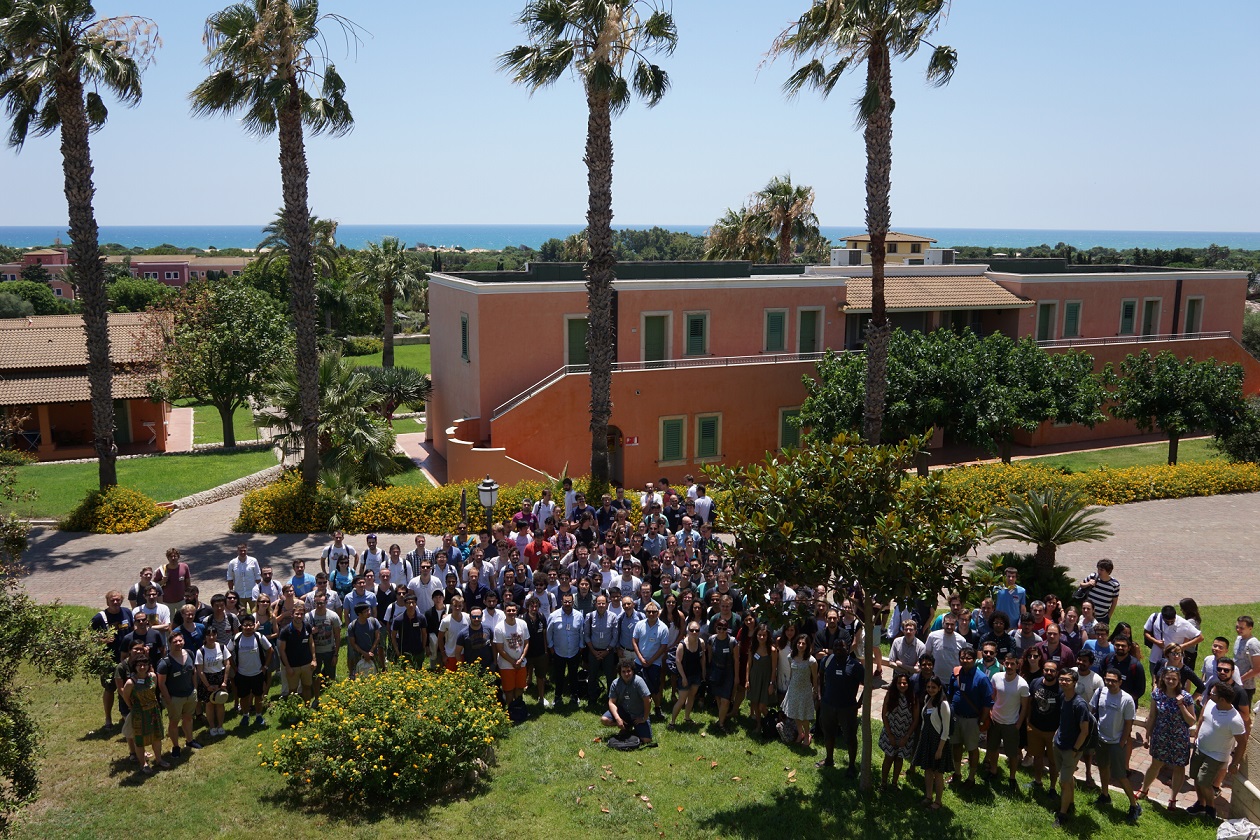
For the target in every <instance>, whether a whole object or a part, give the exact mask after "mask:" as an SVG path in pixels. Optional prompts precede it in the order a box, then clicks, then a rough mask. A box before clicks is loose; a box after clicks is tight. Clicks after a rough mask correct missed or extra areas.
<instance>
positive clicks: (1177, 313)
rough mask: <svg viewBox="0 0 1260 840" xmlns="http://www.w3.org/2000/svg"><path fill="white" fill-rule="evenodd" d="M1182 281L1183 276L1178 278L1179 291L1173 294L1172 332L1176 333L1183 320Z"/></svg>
mask: <svg viewBox="0 0 1260 840" xmlns="http://www.w3.org/2000/svg"><path fill="white" fill-rule="evenodd" d="M1181 283H1182V278H1180V277H1178V278H1177V291H1176V292H1175V293H1174V294H1173V324H1172V334H1173V335H1176V334H1177V331H1178V326H1177V325H1178V323H1179V322H1180V321H1181Z"/></svg>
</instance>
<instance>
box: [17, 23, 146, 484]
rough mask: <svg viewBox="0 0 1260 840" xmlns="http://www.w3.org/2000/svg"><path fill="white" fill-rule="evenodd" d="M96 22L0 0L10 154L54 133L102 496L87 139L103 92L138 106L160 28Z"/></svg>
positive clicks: (101, 288)
mask: <svg viewBox="0 0 1260 840" xmlns="http://www.w3.org/2000/svg"><path fill="white" fill-rule="evenodd" d="M95 17H96V10H95V9H93V8H92V4H91V3H90V2H88V0H0V56H2V57H0V100H3V101H4V106H5V110H6V111H7V112H8V114H9V117H10V120H11V124H10V128H9V137H8V142H9V145H10V146H12V147H13V148H15V149H19V150H20V149H21V148H22V146H23V144H25V143H26V139H27V137H28V136H30V135H31V134H34V135H35V136H36V137H45V136H47V135H49V134H52V133H53V132H54V131H57V130H58V129H60V132H61V168H62V175H63V177H64V188H65V193H66V205H67V209H68V211H69V212H68V215H69V218H70V228H69V232H70V262H71V263H72V264H73V265H74V266H75V277H76V287H77V288H76V297H77V298H78V300H79V302H80V303H81V305H82V307H83V329H84V332H85V334H86V341H87V360H88V364H87V368H88V393H89V395H90V398H91V404H92V438H93V440H92V443H93V446H94V448H95V450H96V458H97V466H98V473H99V480H100V486H101V489H105V488H106V487H109V486H110V485H113V484H117V483H118V475H117V471H116V470H115V468H114V403H113V396H112V381H113V366H112V365H111V364H110V358H109V300H108V299H107V296H106V291H105V268H104V262H105V261H104V259H103V258H102V257H101V252H100V247H99V241H98V239H97V226H96V212H95V210H94V209H93V207H92V196H93V194H94V193H95V192H96V187H95V185H94V184H93V183H92V149H91V145H90V144H89V142H88V135H89V134H90V133H91V132H92V131H95V130H96V129H99V128H100V127H101V126H103V125H104V124H105V120H106V117H107V116H108V110H107V109H106V107H105V101H104V100H103V99H102V98H101V94H100V90H101V89H102V88H103V89H105V90H107V91H109V92H110V93H112V94H114V95H115V96H117V97H118V99H119V101H121V102H122V103H123V104H124V105H135V104H137V103H138V102H139V101H140V93H141V91H140V74H141V72H142V70H143V69H144V67H145V66H146V65H147V64H148V63H149V61H150V60H151V59H152V57H153V52H154V50H156V49H157V47H158V46H160V44H161V41H160V40H159V39H158V35H157V25H156V24H154V23H153V22H152V21H151V20H149V19H148V18H141V17H130V16H128V17H110V18H102V19H100V20H95V19H94V18H95Z"/></svg>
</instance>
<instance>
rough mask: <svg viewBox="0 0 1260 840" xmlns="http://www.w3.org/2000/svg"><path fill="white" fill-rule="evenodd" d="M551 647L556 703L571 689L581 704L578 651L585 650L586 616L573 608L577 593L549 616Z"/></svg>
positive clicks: (548, 641)
mask: <svg viewBox="0 0 1260 840" xmlns="http://www.w3.org/2000/svg"><path fill="white" fill-rule="evenodd" d="M547 646H548V647H549V648H550V649H551V679H552V682H554V683H555V687H556V701H555V702H556V705H557V706H558V705H560V697H561V695H562V694H563V693H564V691H565V689H566V688H567V689H568V692H569V699H570V702H572V703H573V705H574V706H576V705H577V704H578V697H577V669H578V664H579V659H578V654H580V653H581V652H582V615H581V613H578V612H575V611H574V609H573V596H572V595H565V596H564V598H563V599H561V601H560V609H558V610H556V612H554V613H552V614H551V616H550V617H548V619H547Z"/></svg>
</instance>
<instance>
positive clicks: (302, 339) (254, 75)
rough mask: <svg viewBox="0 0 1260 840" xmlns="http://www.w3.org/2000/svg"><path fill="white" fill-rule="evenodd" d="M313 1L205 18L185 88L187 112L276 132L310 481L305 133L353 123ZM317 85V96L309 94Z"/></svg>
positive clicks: (312, 416) (314, 402)
mask: <svg viewBox="0 0 1260 840" xmlns="http://www.w3.org/2000/svg"><path fill="white" fill-rule="evenodd" d="M329 20H331V21H333V22H335V23H337V24H339V25H341V27H342V28H343V29H344V30H345V31H347V32H348V33H351V32H352V31H351V30H350V29H349V23H348V22H347V21H345V19H344V18H340V17H336V16H331V17H330V16H323V17H321V16H320V13H319V3H318V2H317V0H252V2H245V3H237V4H235V5H232V6H229V7H227V8H226V9H224V10H223V11H221V12H216V13H215V14H213V15H211V16H210V17H209V18H208V19H207V20H206V31H205V41H206V46H207V48H208V49H209V54H208V55H207V57H206V64H207V65H208V66H209V67H210V68H211V73H210V76H209V77H208V78H206V80H205V81H203V82H202V83H201V84H199V85H198V86H197V88H196V89H195V90H194V91H193V92H192V94H191V100H192V110H193V113H194V114H196V115H210V114H225V115H226V114H234V113H238V112H243V117H242V118H241V124H242V125H243V127H244V128H245V130H246V131H247V132H248V133H250V134H254V135H258V136H260V137H261V136H266V135H269V134H271V133H272V132H275V133H276V134H277V135H278V137H279V141H280V181H281V185H282V191H283V194H284V222H283V225H282V232H283V234H284V239H285V241H286V242H287V243H288V246H289V295H290V309H291V315H292V318H293V332H294V336H295V338H296V344H297V346H296V353H295V370H296V376H297V380H298V382H299V384H300V389H299V393H300V398H301V408H302V420H301V423H300V424H299V427H298V428H299V431H300V434H301V437H302V446H303V456H302V480H303V481H304V482H305V483H306V484H307V485H310V486H314V485H315V484H316V483H317V482H318V481H319V469H320V463H319V440H318V434H319V422H320V421H319V361H318V359H319V352H318V335H317V328H316V324H317V320H316V319H317V312H318V310H317V305H316V300H315V269H314V265H313V253H312V252H313V249H312V245H311V242H312V233H311V217H310V208H309V206H308V202H307V195H308V190H307V181H308V180H309V177H310V169H309V167H308V166H307V162H306V138H305V134H304V132H305V131H310V132H311V133H313V134H322V133H328V134H331V135H333V136H340V135H344V134H346V133H348V132H349V131H350V130H351V129H352V128H353V127H354V119H353V117H352V116H351V114H350V106H349V105H347V104H346V100H345V90H346V86H345V83H344V82H343V81H342V80H341V76H339V75H338V74H337V69H336V67H335V66H333V64H332V63H331V62H329V61H328V60H327V58H326V56H324V55H323V54H322V52H321V47H322V45H323V36H322V34H321V32H320V25H321V24H322V23H325V22H327V21H329ZM317 85H318V86H319V90H318V93H316V92H315V88H316V86H317Z"/></svg>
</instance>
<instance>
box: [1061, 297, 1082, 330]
mask: <svg viewBox="0 0 1260 840" xmlns="http://www.w3.org/2000/svg"><path fill="white" fill-rule="evenodd" d="M1080 334H1081V305H1080V303H1078V302H1073V303H1069V304H1068V305H1067V307H1066V308H1064V310H1063V337H1064V338H1076V337H1078V336H1079V335H1080Z"/></svg>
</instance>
